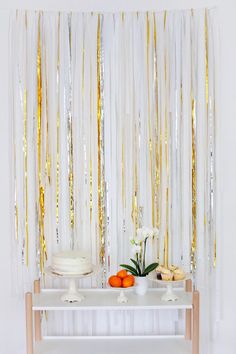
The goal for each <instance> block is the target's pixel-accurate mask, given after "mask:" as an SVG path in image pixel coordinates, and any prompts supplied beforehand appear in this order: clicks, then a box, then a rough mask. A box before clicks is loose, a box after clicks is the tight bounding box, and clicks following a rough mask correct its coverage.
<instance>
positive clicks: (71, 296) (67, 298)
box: [45, 266, 96, 303]
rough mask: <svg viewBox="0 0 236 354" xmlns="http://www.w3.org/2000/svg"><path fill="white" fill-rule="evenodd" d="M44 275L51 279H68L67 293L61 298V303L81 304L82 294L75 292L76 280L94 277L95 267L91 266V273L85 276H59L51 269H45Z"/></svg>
mask: <svg viewBox="0 0 236 354" xmlns="http://www.w3.org/2000/svg"><path fill="white" fill-rule="evenodd" d="M45 273H46V274H47V275H49V276H51V277H54V278H60V279H69V288H68V291H67V292H66V293H65V294H63V295H62V296H61V301H63V302H68V303H73V302H81V301H83V300H84V296H83V295H82V294H80V293H79V292H78V290H77V287H76V280H77V279H83V278H88V277H91V276H93V275H95V273H96V267H95V266H93V267H92V271H91V272H90V273H87V274H66V273H64V274H61V273H60V274H59V273H56V272H55V271H54V270H53V268H52V267H47V268H46V269H45Z"/></svg>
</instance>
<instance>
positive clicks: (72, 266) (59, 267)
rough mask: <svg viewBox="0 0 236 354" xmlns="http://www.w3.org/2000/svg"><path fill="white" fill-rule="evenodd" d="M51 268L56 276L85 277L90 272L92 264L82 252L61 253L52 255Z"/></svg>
mask: <svg viewBox="0 0 236 354" xmlns="http://www.w3.org/2000/svg"><path fill="white" fill-rule="evenodd" d="M52 268H53V271H54V272H55V273H57V274H62V275H67V274H68V275H85V274H89V273H91V272H92V263H91V260H90V258H89V256H88V255H87V254H86V253H84V252H81V251H63V252H59V253H55V254H53V256H52Z"/></svg>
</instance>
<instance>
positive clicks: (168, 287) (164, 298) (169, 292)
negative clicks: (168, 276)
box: [148, 272, 191, 301]
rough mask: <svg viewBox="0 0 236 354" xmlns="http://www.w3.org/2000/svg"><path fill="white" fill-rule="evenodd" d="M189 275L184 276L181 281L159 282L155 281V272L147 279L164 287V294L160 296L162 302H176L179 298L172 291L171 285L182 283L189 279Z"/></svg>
mask: <svg viewBox="0 0 236 354" xmlns="http://www.w3.org/2000/svg"><path fill="white" fill-rule="evenodd" d="M190 278H191V276H190V274H186V276H185V278H184V279H182V280H168V281H167V280H161V279H157V274H156V272H152V273H150V274H149V275H148V279H149V280H151V281H154V282H157V283H159V284H163V285H166V292H165V293H164V294H163V295H162V298H161V300H162V301H177V300H178V299H179V298H178V296H177V295H176V294H175V293H174V291H173V285H176V284H180V283H183V282H184V281H186V280H188V279H190Z"/></svg>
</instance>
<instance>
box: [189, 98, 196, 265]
mask: <svg viewBox="0 0 236 354" xmlns="http://www.w3.org/2000/svg"><path fill="white" fill-rule="evenodd" d="M195 126H196V116H195V100H194V98H193V97H192V245H191V259H190V261H191V270H192V272H194V271H195V269H196V247H197V173H196V129H195Z"/></svg>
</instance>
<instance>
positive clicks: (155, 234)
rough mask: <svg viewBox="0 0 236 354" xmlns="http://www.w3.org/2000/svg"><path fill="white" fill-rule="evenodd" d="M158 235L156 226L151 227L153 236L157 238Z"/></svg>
mask: <svg viewBox="0 0 236 354" xmlns="http://www.w3.org/2000/svg"><path fill="white" fill-rule="evenodd" d="M158 236H159V229H158V228H157V227H154V228H153V237H156V238H158Z"/></svg>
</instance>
